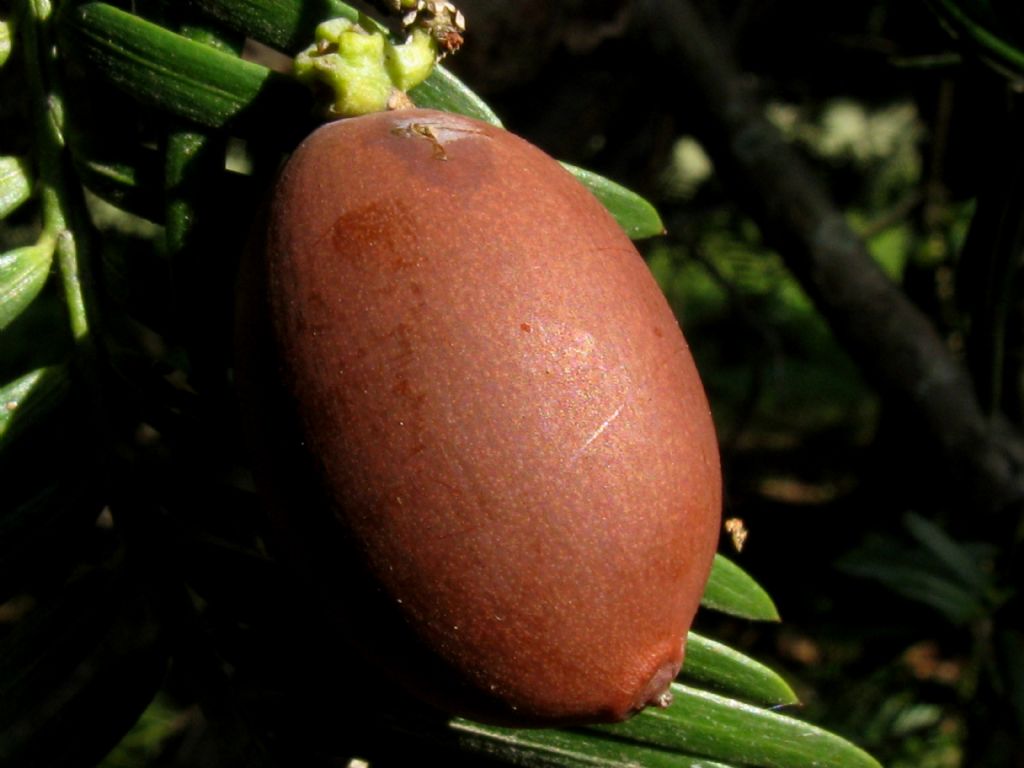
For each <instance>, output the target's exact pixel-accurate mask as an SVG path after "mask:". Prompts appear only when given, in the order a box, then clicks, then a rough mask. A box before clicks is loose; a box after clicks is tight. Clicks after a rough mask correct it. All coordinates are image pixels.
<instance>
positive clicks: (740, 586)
mask: <svg viewBox="0 0 1024 768" xmlns="http://www.w3.org/2000/svg"><path fill="white" fill-rule="evenodd" d="M701 605H703V606H704V607H705V608H711V609H713V610H716V611H721V612H722V613H728V614H731V615H733V616H739V617H740V618H744V619H752V620H754V621H778V620H779V612H778V610H777V609H776V608H775V603H773V602H772V599H771V598H770V597H769V596H768V593H767V592H765V591H764V590H763V589H762V588H761V586H760V585H759V584H758V583H757V582H756V581H754V580H753V579H752V578H751V577H750V576H749V575H748V574H747V572H746V571H744V570H743V569H742V568H740V567H739V566H738V565H736V564H735V563H734V562H732V561H731V560H727V559H726V558H724V557H722V556H721V555H715V562H714V564H713V565H712V567H711V576H710V577H709V578H708V584H707V587H705V588H704V597H703V598H702V599H701Z"/></svg>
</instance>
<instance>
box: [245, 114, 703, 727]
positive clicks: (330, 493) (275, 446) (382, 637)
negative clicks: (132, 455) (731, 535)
mask: <svg viewBox="0 0 1024 768" xmlns="http://www.w3.org/2000/svg"><path fill="white" fill-rule="evenodd" d="M241 285H242V290H241V296H240V299H241V301H240V307H241V308H240V314H239V318H240V320H239V328H238V331H239V332H238V338H239V345H240V348H241V355H240V358H239V361H238V369H239V370H238V378H239V382H240V386H241V388H242V395H243V400H244V401H245V402H247V403H248V413H249V416H250V418H249V421H250V422H251V423H252V424H253V425H254V432H255V433H256V434H257V437H256V443H257V454H258V460H257V480H258V482H259V484H260V486H261V489H262V490H263V491H264V492H265V493H266V494H267V495H268V497H269V498H270V499H271V505H272V507H273V509H274V512H275V514H276V515H277V517H278V519H279V521H280V522H281V523H282V527H283V528H284V529H285V530H286V531H287V532H288V534H289V536H290V538H291V546H293V547H294V548H295V549H296V551H295V552H294V553H293V554H295V555H296V560H297V561H298V562H299V563H300V564H301V565H302V566H303V567H304V568H305V569H306V570H307V572H308V575H309V577H310V578H312V579H314V580H315V581H316V584H317V587H318V589H320V590H321V592H322V595H323V597H324V599H325V600H326V601H327V603H328V604H329V605H330V607H331V610H332V611H333V612H334V614H335V615H336V616H337V617H338V620H339V625H341V626H343V627H347V630H345V631H346V632H347V634H348V636H349V638H350V639H351V640H352V641H353V642H354V643H355V644H356V645H359V646H361V647H362V649H363V650H364V652H366V653H367V654H368V655H370V656H371V657H374V658H376V659H377V660H378V661H380V662H381V665H382V667H383V668H384V669H386V670H388V671H389V672H390V673H391V674H393V675H394V677H395V678H396V679H399V680H401V681H403V682H404V683H405V684H407V685H409V686H411V687H412V688H414V689H415V690H416V691H418V692H419V693H420V694H421V695H422V696H424V697H426V698H428V699H431V700H433V701H434V702H437V703H440V704H441V705H442V706H444V707H446V708H448V709H452V710H455V711H457V712H461V713H464V714H469V715H471V716H474V717H477V718H482V719H488V720H493V721H498V722H505V723H519V724H550V723H571V722H584V721H593V720H617V719H622V718H624V717H627V716H629V715H630V714H631V713H633V712H635V711H636V710H638V709H640V708H642V707H643V706H645V705H647V704H650V703H657V702H659V701H660V700H662V698H661V697H662V696H663V694H664V692H665V690H666V689H667V686H668V683H669V682H670V681H671V679H672V678H673V677H674V676H675V674H676V672H677V671H678V669H679V666H680V663H681V661H682V654H683V643H684V639H685V636H686V632H687V630H688V628H689V625H690V622H691V621H692V619H693V615H694V613H695V611H696V609H697V605H698V602H699V600H700V596H701V594H702V591H703V588H704V583H705V580H706V578H707V574H708V571H709V569H710V565H711V559H712V556H713V552H714V549H715V545H716V542H717V539H718V529H719V513H720V475H719V464H718V455H717V445H716V440H715V435H714V428H713V426H712V422H711V418H710V415H709V411H708V405H707V402H706V400H705V396H704V393H703V389H702V387H701V384H700V380H699V379H698V376H697V372H696V370H695V368H694V365H693V361H692V359H691V357H690V354H689V351H688V349H687V346H686V343H685V341H684V340H683V337H682V335H681V333H680V331H679V327H678V325H677V323H676V321H675V319H674V317H673V315H672V312H671V311H670V309H669V307H668V306H667V304H666V302H665V300H664V298H663V296H662V295H661V293H660V291H659V289H658V287H657V285H656V284H655V282H654V281H653V279H652V278H651V275H650V274H649V272H648V270H647V268H646V266H645V264H644V263H643V261H642V259H641V257H640V256H639V255H638V253H637V251H636V250H635V248H634V247H633V245H632V244H631V243H630V241H629V240H628V238H627V237H626V236H625V235H624V234H623V232H622V231H621V230H620V228H619V227H618V225H617V224H616V222H615V221H614V220H613V219H612V218H611V217H610V216H609V215H608V214H607V212H606V211H605V210H604V209H603V208H602V206H601V205H600V204H599V203H598V202H597V201H596V200H595V199H594V198H593V197H592V196H591V194H590V193H589V192H588V191H587V190H586V189H584V188H583V187H582V186H581V185H580V184H579V183H577V182H576V180H575V179H573V178H572V177H571V176H570V175H569V174H568V173H566V172H565V171H564V170H563V169H562V168H561V167H560V166H559V165H558V164H557V163H556V162H554V161H553V160H551V159H550V158H549V157H547V156H546V155H544V154H543V153H542V152H540V151H539V150H538V149H536V148H534V147H532V146H531V145H529V144H528V143H526V142H525V141H523V140H521V139H519V138H517V137H515V136H513V135H511V134H509V133H507V132H505V131H503V130H501V129H499V128H495V127H493V126H489V125H486V124H483V123H480V122H476V121H473V120H470V119H467V118H463V117H457V116H453V115H449V114H443V113H438V112H428V111H416V110H414V111H403V112H392V113H385V114H375V115H370V116H366V117H360V118H356V119H352V120H345V121H342V122H337V123H332V124H330V125H327V126H325V127H323V128H321V129H319V130H318V131H316V132H315V133H314V134H312V135H311V136H310V137H309V138H308V139H307V140H306V141H305V142H304V143H303V144H302V145H301V146H300V147H299V148H298V150H297V151H296V152H295V153H294V155H293V156H292V158H291V160H290V161H289V162H288V164H287V166H286V167H285V169H284V171H283V173H282V174H281V177H280V179H279V181H278V184H277V186H276V189H275V192H274V195H273V197H272V199H271V201H270V203H269V206H268V208H267V210H266V221H265V229H263V230H262V234H261V237H260V238H259V240H258V243H257V245H256V246H255V247H253V248H252V249H251V253H250V255H249V260H248V264H247V266H246V267H245V268H244V270H243V281H242V284H241ZM268 435H269V436H268Z"/></svg>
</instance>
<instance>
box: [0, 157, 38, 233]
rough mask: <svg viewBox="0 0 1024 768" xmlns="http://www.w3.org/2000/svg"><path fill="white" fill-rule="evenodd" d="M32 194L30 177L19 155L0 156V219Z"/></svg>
mask: <svg viewBox="0 0 1024 768" xmlns="http://www.w3.org/2000/svg"><path fill="white" fill-rule="evenodd" d="M31 195H32V178H31V177H30V176H29V173H28V166H27V165H26V164H25V161H24V160H22V159H21V158H20V157H10V156H7V157H0V219H3V218H5V217H6V216H7V215H8V214H10V213H11V212H12V211H14V209H16V208H17V207H18V206H19V205H21V204H22V203H24V202H25V201H26V200H28V199H29V197H31Z"/></svg>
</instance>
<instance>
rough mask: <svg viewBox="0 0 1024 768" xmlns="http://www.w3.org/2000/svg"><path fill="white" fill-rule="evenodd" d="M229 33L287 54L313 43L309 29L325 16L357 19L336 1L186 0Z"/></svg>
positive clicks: (351, 9) (327, 17)
mask: <svg viewBox="0 0 1024 768" xmlns="http://www.w3.org/2000/svg"><path fill="white" fill-rule="evenodd" d="M188 3H189V5H191V6H193V7H195V8H198V9H199V10H201V11H202V12H203V13H205V14H207V15H209V16H210V17H211V18H213V19H216V20H217V21H219V22H221V24H223V25H224V26H225V27H226V28H227V29H229V30H231V31H232V32H238V33H240V34H243V35H245V36H247V37H251V38H253V39H254V40H259V41H260V42H261V43H266V44H267V45H270V46H273V47H275V48H278V49H280V50H282V51H287V52H289V53H292V54H294V53H297V52H299V51H301V50H302V49H303V48H305V47H306V46H307V45H309V44H310V43H312V42H313V30H314V29H316V25H317V24H319V23H320V22H322V21H325V20H326V19H332V18H345V19H348V20H349V21H358V20H359V13H358V12H357V11H356V10H355V9H354V8H352V7H351V6H349V5H346V4H345V3H341V2H338V1H337V0H322V1H321V2H296V0H188Z"/></svg>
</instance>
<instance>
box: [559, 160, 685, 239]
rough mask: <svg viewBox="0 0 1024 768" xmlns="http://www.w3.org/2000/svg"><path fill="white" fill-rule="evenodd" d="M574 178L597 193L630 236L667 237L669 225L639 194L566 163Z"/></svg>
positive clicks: (595, 195)
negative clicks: (666, 229)
mask: <svg viewBox="0 0 1024 768" xmlns="http://www.w3.org/2000/svg"><path fill="white" fill-rule="evenodd" d="M562 165H564V166H565V167H566V168H567V169H568V170H569V172H570V173H572V175H573V176H575V177H576V178H577V179H579V180H580V181H581V182H583V184H584V185H585V186H586V187H587V188H588V189H590V191H591V192H593V193H594V197H596V198H597V199H598V200H600V201H601V203H602V204H603V205H604V207H605V208H607V209H608V211H609V213H611V215H612V216H614V217H615V220H616V221H617V222H619V226H620V227H622V228H623V229H624V230H625V231H626V234H627V235H629V236H630V237H631V238H632V239H634V240H639V239H641V238H645V237H654V236H655V235H663V234H665V225H664V224H662V223H661V217H660V216H658V212H657V211H656V210H655V208H654V206H653V205H651V204H650V203H649V202H647V201H646V200H644V199H643V198H642V197H640V195H638V194H637V193H636V192H633V191H631V190H628V189H626V188H625V187H623V186H622V185H621V184H616V183H615V182H614V181H610V180H609V179H606V178H604V177H603V176H599V175H598V174H596V173H593V172H592V171H587V170H584V169H583V168H577V167H576V166H574V165H569V164H568V163H562Z"/></svg>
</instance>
